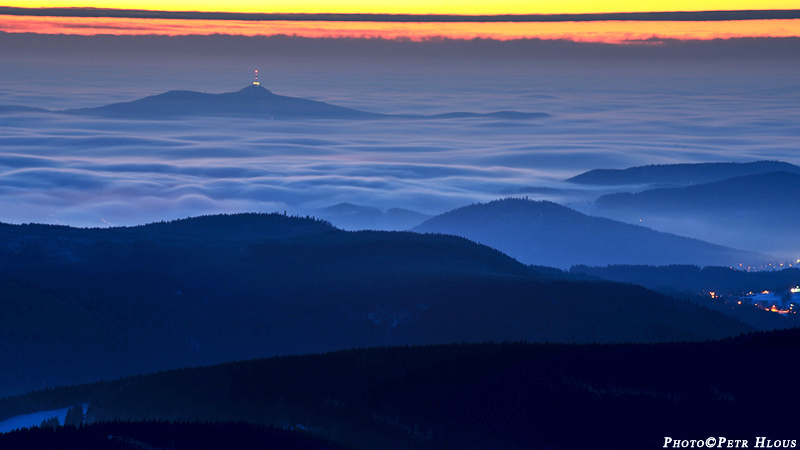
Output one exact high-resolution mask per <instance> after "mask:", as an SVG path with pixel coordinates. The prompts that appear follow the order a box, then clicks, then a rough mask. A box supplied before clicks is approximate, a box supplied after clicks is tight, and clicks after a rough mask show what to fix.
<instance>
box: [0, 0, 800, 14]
mask: <svg viewBox="0 0 800 450" xmlns="http://www.w3.org/2000/svg"><path fill="white" fill-rule="evenodd" d="M2 4H3V6H12V7H25V8H53V7H59V8H64V7H92V8H114V9H145V10H163V11H204V12H248V13H344V14H355V13H365V14H366V13H376V14H377V13H386V14H461V15H483V14H486V15H494V14H581V13H611V12H663V11H734V10H766V9H797V8H798V5H797V1H796V0H764V1H759V2H756V1H753V0H678V1H675V0H669V1H666V0H654V1H651V2H641V1H637V2H633V1H626V0H617V1H613V0H612V1H606V0H540V1H518V0H517V1H515V0H497V1H493V2H486V1H484V0H481V1H477V0H463V1H459V2H453V1H442V0H438V1H436V0H433V1H432V0H402V1H401V0H392V1H384V2H375V1H373V0H292V1H291V2H289V1H286V2H254V1H248V0H230V1H226V2H219V1H210V0H192V1H189V0H164V1H157V0H114V1H109V0H79V1H78V2H76V1H74V0H72V1H70V0H45V1H32V0H10V1H4V2H2Z"/></svg>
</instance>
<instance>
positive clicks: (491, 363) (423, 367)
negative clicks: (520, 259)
mask: <svg viewBox="0 0 800 450" xmlns="http://www.w3.org/2000/svg"><path fill="white" fill-rule="evenodd" d="M799 346H800V332H798V330H797V329H794V330H785V331H781V332H771V333H762V334H753V335H746V336H741V337H739V338H736V339H728V340H723V341H719V342H706V343H671V344H646V345H645V344H635V345H634V344H614V345H563V344H521V343H517V344H470V345H463V344H462V345H445V346H426V347H396V348H373V349H366V350H364V349H361V350H348V351H343V352H336V353H326V354H321V355H307V356H291V357H279V358H271V359H262V360H253V361H246V362H240V363H233V364H224V365H218V366H213V367H206V368H197V369H185V370H178V371H172V372H165V373H159V374H155V375H148V376H141V377H134V378H128V379H124V380H120V381H114V382H103V383H96V384H90V385H82V386H74V387H69V388H58V389H52V390H48V391H42V392H38V393H33V394H30V395H26V396H23V397H16V398H9V399H5V400H2V401H0V418H2V417H9V416H13V415H16V414H21V413H24V412H30V411H36V410H47V409H52V408H55V407H63V406H64V405H70V404H76V403H88V404H89V408H88V411H87V416H86V417H87V420H89V421H90V422H91V421H103V420H115V419H122V420H143V419H147V420H153V419H157V420H191V421H195V420H201V421H203V420H222V421H227V420H236V421H238V420H245V421H250V422H253V423H264V424H271V425H276V426H279V427H302V428H303V429H306V430H308V431H309V432H311V433H314V434H316V435H319V436H321V437H324V438H327V439H331V440H333V441H335V442H337V443H339V444H342V445H349V446H353V447H355V448H359V449H376V448H380V449H389V450H391V449H411V448H415V449H459V450H465V449H486V448H502V449H530V448H559V449H582V448H597V447H601V448H631V449H642V448H661V447H662V446H663V444H664V438H665V437H667V436H671V437H673V438H675V439H705V438H707V437H709V436H715V437H716V436H724V437H727V438H728V439H749V440H751V445H750V446H751V447H752V446H753V443H754V440H755V438H756V437H757V436H767V437H769V438H770V439H786V438H789V439H792V438H796V436H793V435H792V432H793V431H794V430H795V429H796V427H794V421H795V420H796V419H795V417H794V415H792V414H791V411H793V409H794V407H795V406H796V404H797V401H798V400H800V394H798V391H797V390H796V389H792V388H791V387H790V386H787V385H785V383H782V382H780V381H775V380H771V379H770V377H769V375H765V370H768V372H769V374H772V375H774V376H778V377H779V378H781V379H784V378H785V379H787V380H791V379H792V376H794V375H796V374H797V368H796V364H795V361H794V360H793V359H792V358H791V357H788V356H789V355H792V354H795V353H796V352H797V350H798V347H799ZM787 383H790V382H789V381H787ZM754 411H764V412H768V413H769V416H770V417H769V420H754V417H753V413H754ZM1 442H2V441H0V443H1Z"/></svg>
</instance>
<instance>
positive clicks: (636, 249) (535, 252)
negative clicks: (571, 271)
mask: <svg viewBox="0 0 800 450" xmlns="http://www.w3.org/2000/svg"><path fill="white" fill-rule="evenodd" d="M413 230H414V231H418V232H425V233H431V232H433V233H445V234H453V235H456V236H463V237H465V238H467V239H471V240H474V241H476V242H480V243H482V244H485V245H488V246H490V247H494V248H496V249H498V250H500V251H503V252H505V253H507V254H508V255H510V256H512V257H514V258H516V259H518V260H520V261H522V262H524V263H526V264H536V265H545V266H555V267H561V268H569V267H570V266H572V265H576V264H585V265H597V266H603V265H608V264H655V265H667V264H679V263H683V264H698V265H723V264H724V265H733V264H734V263H735V264H738V263H739V262H741V261H757V260H758V261H763V260H765V259H766V258H767V257H766V256H764V255H758V254H753V253H748V252H743V251H739V250H735V249H732V248H725V247H721V246H717V245H713V244H709V243H707V242H702V241H698V240H695V239H689V238H685V237H681V236H676V235H672V234H667V233H660V232H657V231H653V230H650V229H648V228H645V227H641V226H635V225H629V224H625V223H622V222H617V221H614V220H609V219H603V218H598V217H591V216H587V215H585V214H582V213H580V212H577V211H574V210H572V209H569V208H566V207H564V206H560V205H558V204H555V203H551V202H546V201H529V200H523V199H513V198H509V199H504V200H496V201H493V202H490V203H485V204H474V205H470V206H466V207H463V208H459V209H456V210H453V211H450V212H447V213H444V214H442V215H439V216H436V217H434V218H432V219H430V220H427V221H425V222H424V223H422V224H421V225H419V226H417V227H415V228H413Z"/></svg>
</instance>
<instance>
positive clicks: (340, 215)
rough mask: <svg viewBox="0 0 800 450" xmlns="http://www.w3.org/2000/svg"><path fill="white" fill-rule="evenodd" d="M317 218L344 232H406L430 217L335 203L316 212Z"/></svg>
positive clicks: (402, 211) (396, 209)
mask: <svg viewBox="0 0 800 450" xmlns="http://www.w3.org/2000/svg"><path fill="white" fill-rule="evenodd" d="M316 215H318V216H319V217H321V218H323V219H325V220H328V221H330V222H331V223H333V224H335V225H336V226H337V227H339V228H342V229H344V230H398V231H400V230H407V229H409V228H411V227H414V226H416V225H419V224H420V223H422V222H424V221H425V220H427V219H430V218H431V216H430V215H428V214H423V213H421V212H418V211H412V210H410V209H404V208H389V209H387V210H386V211H381V210H380V209H378V208H371V207H368V206H362V205H355V204H352V203H337V204H335V205H331V206H328V207H326V208H322V209H320V210H318V211H317V212H316Z"/></svg>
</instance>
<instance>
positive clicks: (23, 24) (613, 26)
mask: <svg viewBox="0 0 800 450" xmlns="http://www.w3.org/2000/svg"><path fill="white" fill-rule="evenodd" d="M0 31H5V32H8V33H39V34H73V35H84V36H92V35H98V34H104V35H165V36H186V35H211V34H228V35H239V36H276V35H287V36H299V37H306V38H382V39H410V40H413V41H424V40H427V39H436V38H447V39H475V38H483V39H496V40H513V39H566V40H572V41H577V42H604V43H626V42H638V41H645V40H648V39H680V40H691V39H697V40H709V39H720V38H722V39H725V38H740V37H800V19H785V20H744V21H742V20H740V21H715V22H640V21H597V22H502V23H497V22H480V23H459V22H446V23H442V22H424V23H413V22H412V23H405V22H402V23H401V22H324V21H240V20H182V19H127V18H78V17H34V16H2V15H0Z"/></svg>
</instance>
